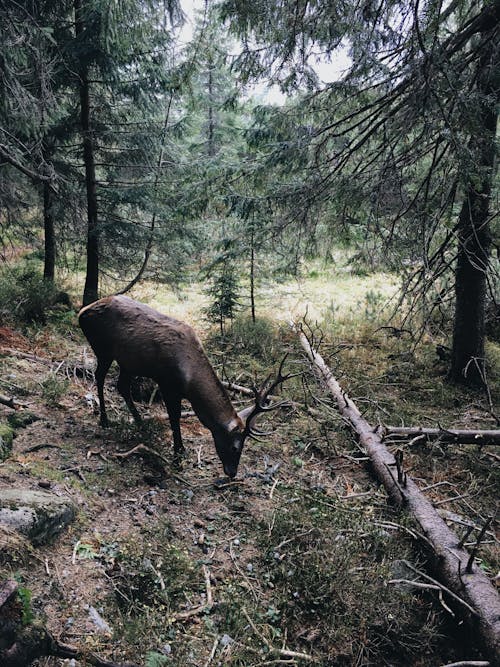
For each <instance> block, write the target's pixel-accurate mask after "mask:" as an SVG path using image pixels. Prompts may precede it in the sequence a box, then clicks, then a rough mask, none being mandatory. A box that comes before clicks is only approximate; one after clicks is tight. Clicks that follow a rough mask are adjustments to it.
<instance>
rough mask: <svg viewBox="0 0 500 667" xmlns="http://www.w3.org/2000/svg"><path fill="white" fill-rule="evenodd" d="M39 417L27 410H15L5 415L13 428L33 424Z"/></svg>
mask: <svg viewBox="0 0 500 667" xmlns="http://www.w3.org/2000/svg"><path fill="white" fill-rule="evenodd" d="M39 419H40V417H39V416H38V415H36V414H35V413H33V412H30V411H29V410H17V411H16V412H12V413H11V414H10V415H9V416H8V417H7V421H8V422H9V424H10V425H11V426H12V428H14V429H17V428H26V426H29V425H30V424H33V423H34V422H36V421H38V420H39Z"/></svg>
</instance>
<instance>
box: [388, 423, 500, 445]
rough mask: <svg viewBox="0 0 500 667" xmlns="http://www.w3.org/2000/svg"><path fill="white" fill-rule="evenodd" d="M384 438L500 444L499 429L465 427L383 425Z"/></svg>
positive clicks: (414, 441)
mask: <svg viewBox="0 0 500 667" xmlns="http://www.w3.org/2000/svg"><path fill="white" fill-rule="evenodd" d="M383 434H384V438H383V439H385V438H387V437H392V436H395V437H396V438H413V443H414V444H415V443H416V442H419V441H433V440H439V442H449V443H457V444H474V445H500V431H499V430H489V431H483V430H467V429H444V428H422V427H414V428H410V427H408V428H406V427H403V426H385V427H384V430H383Z"/></svg>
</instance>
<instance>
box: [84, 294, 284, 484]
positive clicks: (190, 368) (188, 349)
mask: <svg viewBox="0 0 500 667" xmlns="http://www.w3.org/2000/svg"><path fill="white" fill-rule="evenodd" d="M78 320H79V323H80V327H81V328H82V330H83V333H84V334H85V336H86V338H87V340H88V341H89V343H90V345H91V347H92V349H93V350H94V353H95V355H96V357H97V369H96V372H95V378H96V383H97V392H98V396H99V408H100V423H101V426H107V425H108V418H107V416H106V408H105V405H104V379H105V377H106V374H107V372H108V370H109V367H110V366H111V364H112V362H113V361H114V360H116V362H117V363H118V365H119V367H120V375H119V378H118V391H119V392H120V394H121V395H122V396H123V398H124V399H125V402H126V404H127V406H128V408H129V410H130V412H131V413H132V416H133V417H134V420H135V421H136V423H140V421H141V417H140V415H139V413H138V411H137V408H136V407H135V405H134V403H133V401H132V397H131V394H130V383H131V381H132V378H133V377H134V376H143V377H149V378H152V379H153V380H155V382H157V383H158V385H159V387H160V390H161V393H162V396H163V400H164V402H165V405H166V408H167V412H168V416H169V419H170V426H171V428H172V434H173V439H174V460H176V461H178V460H179V458H180V457H181V455H182V454H183V453H184V451H185V450H184V446H183V444H182V437H181V430H180V416H181V400H182V399H183V398H186V399H188V400H189V401H190V403H191V405H192V406H193V410H194V412H195V413H196V415H197V417H198V419H199V420H200V421H201V423H202V424H203V425H204V426H206V427H207V428H208V429H209V430H210V431H211V433H212V436H213V439H214V443H215V449H216V450H217V454H218V455H219V458H220V460H221V461H222V465H223V467H224V472H225V473H226V475H228V476H229V477H231V478H233V477H235V476H236V472H237V470H238V464H239V461H240V457H241V452H242V450H243V444H244V442H245V439H246V438H247V436H258V435H259V434H260V435H262V434H263V433H262V431H258V430H257V429H256V428H254V422H255V419H256V417H257V415H259V414H260V413H262V412H267V411H269V410H273V409H274V408H276V407H278V406H280V405H282V404H283V401H280V402H278V403H274V404H271V405H270V404H269V399H268V396H269V394H270V393H271V392H272V391H273V390H274V389H275V388H276V387H277V386H278V385H280V384H281V383H282V382H283V381H284V380H286V379H287V378H289V377H290V375H286V376H284V375H282V372H281V371H282V368H283V363H284V361H285V360H284V359H283V361H282V362H281V365H280V367H279V371H278V374H277V377H276V379H275V380H274V381H273V382H272V383H271V384H269V379H270V378H268V379H267V380H266V382H265V383H264V385H263V386H262V388H261V389H260V390H255V399H256V400H255V405H254V406H252V407H249V408H245V409H244V410H241V411H240V412H236V410H235V409H234V407H233V404H232V403H231V400H230V398H229V395H228V393H227V391H226V390H225V389H224V387H223V386H222V384H221V382H220V381H219V379H218V378H217V376H216V374H215V371H214V369H213V368H212V366H211V364H210V362H209V360H208V358H207V356H206V354H205V352H204V350H203V347H202V345H201V342H200V340H199V338H198V336H197V335H196V333H195V331H194V330H193V329H192V328H191V327H190V326H189V325H188V324H185V323H184V322H180V321H179V320H175V319H174V318H173V317H168V316H167V315H162V314H161V313H159V312H158V311H156V310H154V309H153V308H150V307H149V306H146V305H144V304H142V303H138V302H137V301H134V300H133V299H130V298H129V297H126V296H110V297H106V298H104V299H100V300H99V301H95V302H94V303H91V304H90V305H89V306H86V307H85V308H82V310H81V311H80V313H79V316H78ZM266 385H267V386H266Z"/></svg>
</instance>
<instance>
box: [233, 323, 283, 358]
mask: <svg viewBox="0 0 500 667" xmlns="http://www.w3.org/2000/svg"><path fill="white" fill-rule="evenodd" d="M228 342H230V343H232V344H233V345H234V346H235V348H236V350H238V351H241V352H243V353H247V354H250V355H252V356H253V357H255V358H256V359H259V360H261V361H264V362H269V361H273V360H274V359H276V354H277V352H279V350H281V349H282V341H281V338H280V332H279V328H278V326H277V325H276V323H275V322H274V321H273V320H271V319H269V318H267V317H256V318H255V322H254V321H253V320H252V318H251V317H250V315H239V316H238V317H236V318H235V320H234V321H233V325H232V327H231V329H230V331H229V333H228Z"/></svg>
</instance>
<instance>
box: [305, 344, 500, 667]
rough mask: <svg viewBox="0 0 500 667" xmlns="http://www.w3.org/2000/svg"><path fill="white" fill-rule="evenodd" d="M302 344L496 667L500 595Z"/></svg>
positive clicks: (319, 359)
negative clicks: (464, 608)
mask: <svg viewBox="0 0 500 667" xmlns="http://www.w3.org/2000/svg"><path fill="white" fill-rule="evenodd" d="M300 342H301V344H302V347H303V348H304V350H305V351H306V353H307V355H308V357H309V358H310V359H311V361H312V363H313V364H314V369H315V371H317V373H318V375H319V376H320V378H321V379H322V380H323V382H324V383H325V384H326V385H327V387H328V389H329V390H330V391H331V393H332V394H333V396H334V397H335V399H336V401H337V406H338V409H339V411H340V413H341V414H342V417H344V419H345V420H346V421H347V422H348V423H349V425H350V426H351V427H352V428H353V429H354V430H355V431H356V433H357V435H358V437H359V441H360V443H361V445H362V446H363V447H364V448H365V450H366V453H367V454H368V456H369V457H370V462H371V465H372V468H373V471H374V473H375V475H376V477H377V478H378V479H379V481H380V482H381V483H382V484H383V485H384V487H385V489H386V491H387V493H388V494H389V498H390V499H391V501H392V502H393V503H395V504H396V505H398V506H400V507H402V506H404V507H406V508H407V510H408V511H409V512H410V513H411V514H412V516H413V517H414V518H415V519H416V521H417V522H418V523H419V525H420V528H421V533H422V534H423V536H425V542H426V544H427V545H429V546H431V547H432V550H433V555H434V563H433V565H434V567H435V569H436V571H437V572H438V573H439V576H440V577H441V578H442V579H443V580H444V581H445V583H446V586H447V587H448V589H450V591H451V592H452V594H453V595H454V596H455V598H456V597H458V598H460V599H461V600H462V601H463V602H465V603H466V604H467V606H468V609H469V612H470V614H466V617H467V620H468V621H469V623H470V625H471V626H472V627H473V628H474V629H477V630H478V631H479V634H480V636H481V639H482V641H483V644H484V646H485V649H486V650H487V652H488V653H489V654H490V655H491V657H492V663H491V664H492V665H493V664H495V665H498V664H500V599H499V597H498V593H497V591H496V590H495V589H494V588H493V586H492V584H491V583H490V581H489V579H488V577H487V576H486V574H485V573H484V572H483V570H482V569H481V567H480V566H479V565H478V564H476V563H474V558H473V557H472V558H471V555H470V554H469V553H468V552H467V551H466V550H465V549H464V548H463V547H462V545H461V543H460V540H459V539H458V537H457V535H456V534H455V533H454V532H453V531H452V530H451V529H450V528H449V527H448V526H447V524H446V523H445V522H444V521H443V519H442V518H441V517H440V516H439V514H438V513H437V512H436V510H435V509H434V507H433V505H432V504H431V503H430V502H429V500H428V499H427V498H426V497H425V495H424V493H423V492H422V491H420V489H419V488H418V486H417V484H416V483H415V482H414V481H413V480H412V479H410V478H409V477H408V476H407V475H406V473H404V471H402V459H401V458H400V459H399V460H398V461H397V460H396V458H395V457H394V456H393V455H392V454H391V452H390V451H389V450H388V449H387V447H385V445H384V444H383V442H382V440H381V438H380V436H379V435H378V434H377V429H376V428H375V429H374V428H373V427H372V426H371V425H370V424H369V423H368V422H367V421H366V420H365V419H364V418H363V417H362V415H361V413H360V412H359V410H358V408H357V407H356V405H355V404H354V403H353V401H352V400H351V399H350V398H349V396H348V395H347V393H346V392H345V391H343V389H342V387H341V386H340V385H339V383H338V382H337V380H336V379H335V378H334V377H333V375H332V372H331V370H330V369H329V368H328V366H327V365H326V364H325V362H324V360H323V358H322V357H321V355H319V354H318V353H317V352H316V351H315V350H313V349H312V347H311V345H310V344H309V341H308V340H307V338H306V336H305V335H304V334H303V333H300ZM463 602H462V604H463Z"/></svg>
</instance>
